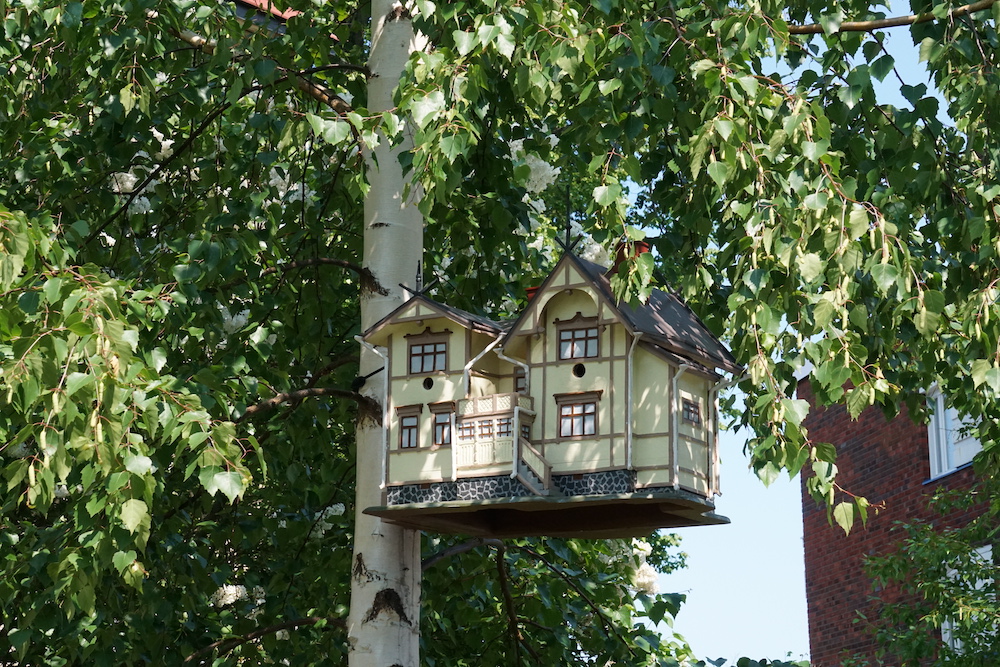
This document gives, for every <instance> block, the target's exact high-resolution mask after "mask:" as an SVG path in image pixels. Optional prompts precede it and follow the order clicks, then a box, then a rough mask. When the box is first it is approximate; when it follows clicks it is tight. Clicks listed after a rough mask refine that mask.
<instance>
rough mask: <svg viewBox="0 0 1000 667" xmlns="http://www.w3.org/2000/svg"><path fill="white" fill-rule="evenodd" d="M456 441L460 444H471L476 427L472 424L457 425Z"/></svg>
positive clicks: (474, 436)
mask: <svg viewBox="0 0 1000 667" xmlns="http://www.w3.org/2000/svg"><path fill="white" fill-rule="evenodd" d="M458 439H459V440H460V441H461V442H472V441H473V440H475V439H476V425H475V424H474V423H472V422H462V423H460V424H459V425H458Z"/></svg>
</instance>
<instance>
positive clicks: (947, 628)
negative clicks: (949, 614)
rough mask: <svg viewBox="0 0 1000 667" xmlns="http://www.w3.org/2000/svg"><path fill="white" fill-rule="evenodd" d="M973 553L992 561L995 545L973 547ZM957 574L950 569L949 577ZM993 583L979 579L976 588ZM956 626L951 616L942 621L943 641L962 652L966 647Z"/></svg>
mask: <svg viewBox="0 0 1000 667" xmlns="http://www.w3.org/2000/svg"><path fill="white" fill-rule="evenodd" d="M972 554H973V558H978V559H981V560H982V561H984V562H986V563H992V562H993V545H992V544H984V545H983V546H981V547H977V548H976V549H973V551H972ZM956 576H958V572H957V571H956V570H948V578H949V579H951V578H954V577H956ZM992 583H993V582H991V581H988V580H986V579H980V580H979V581H977V582H976V588H977V589H981V588H983V587H984V586H989V585H991V584H992ZM954 627H955V623H954V621H952V620H951V619H949V618H946V619H945V620H944V621H942V622H941V643H942V644H944V645H945V646H947V647H948V648H950V649H951V650H953V651H955V652H956V653H961V652H962V649H963V648H964V647H963V645H962V642H961V640H959V639H957V638H956V637H954V636H953V635H952V632H953V628H954Z"/></svg>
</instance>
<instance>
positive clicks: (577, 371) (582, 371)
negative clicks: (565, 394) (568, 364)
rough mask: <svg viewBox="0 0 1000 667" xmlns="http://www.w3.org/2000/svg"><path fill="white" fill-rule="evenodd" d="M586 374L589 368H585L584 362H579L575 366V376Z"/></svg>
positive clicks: (579, 376)
mask: <svg viewBox="0 0 1000 667" xmlns="http://www.w3.org/2000/svg"><path fill="white" fill-rule="evenodd" d="M586 374H587V369H586V368H584V366H583V364H577V365H576V366H573V375H574V376H576V377H578V378H582V377H583V376H584V375H586Z"/></svg>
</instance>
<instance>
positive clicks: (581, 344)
mask: <svg viewBox="0 0 1000 667" xmlns="http://www.w3.org/2000/svg"><path fill="white" fill-rule="evenodd" d="M597 341H598V336H597V327H585V328H582V329H561V330H560V331H559V358H560V359H592V358H594V357H596V356H597Z"/></svg>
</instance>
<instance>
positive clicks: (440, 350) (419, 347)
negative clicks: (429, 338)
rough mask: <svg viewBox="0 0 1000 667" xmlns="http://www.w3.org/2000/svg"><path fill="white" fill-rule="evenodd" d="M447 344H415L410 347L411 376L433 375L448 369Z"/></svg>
mask: <svg viewBox="0 0 1000 667" xmlns="http://www.w3.org/2000/svg"><path fill="white" fill-rule="evenodd" d="M447 353H448V344H447V343H414V344H412V345H410V374H411V375H413V374H416V373H433V372H434V371H443V370H445V369H446V368H447V357H448V354H447Z"/></svg>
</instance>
